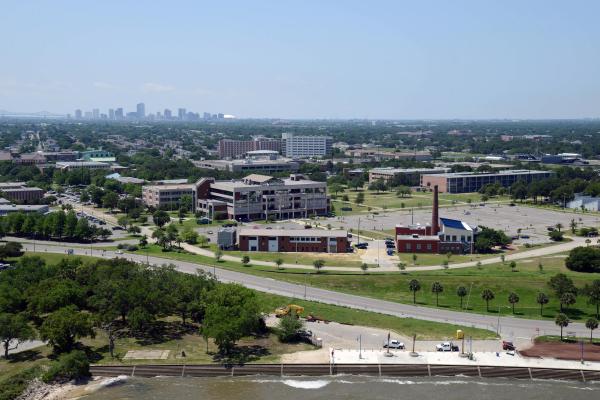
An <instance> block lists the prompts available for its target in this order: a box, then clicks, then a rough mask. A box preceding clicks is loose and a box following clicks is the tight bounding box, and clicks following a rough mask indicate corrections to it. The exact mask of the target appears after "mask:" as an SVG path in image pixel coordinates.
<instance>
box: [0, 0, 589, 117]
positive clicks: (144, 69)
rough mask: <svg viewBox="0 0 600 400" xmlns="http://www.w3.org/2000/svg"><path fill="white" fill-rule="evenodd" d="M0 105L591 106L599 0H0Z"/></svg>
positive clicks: (574, 111)
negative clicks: (144, 0)
mask: <svg viewBox="0 0 600 400" xmlns="http://www.w3.org/2000/svg"><path fill="white" fill-rule="evenodd" d="M0 10H2V12H1V13H0V38H2V40H0V110H8V111H14V112H24V111H28V112H35V111H42V110H44V111H49V112H56V113H73V112H74V110H75V109H76V108H80V109H82V110H84V111H85V110H91V109H92V108H100V110H101V112H104V113H106V112H107V109H108V108H109V107H110V108H116V107H123V108H124V109H125V111H133V110H134V109H135V104H136V103H138V102H144V103H145V104H146V110H147V112H156V111H158V110H161V111H162V110H163V109H164V108H170V109H172V110H174V111H175V110H176V109H177V108H178V107H185V108H187V109H188V110H193V111H196V112H200V113H202V112H204V111H207V112H212V113H216V112H222V113H225V114H232V115H235V116H237V117H252V118H263V117H270V118H343V119H346V118H372V119H452V118H465V119H485V118H586V117H600V23H598V15H600V1H597V0H590V1H583V0H570V1H558V0H556V1H553V0H545V1H542V0H519V1H513V0H497V1H494V0H473V1H468V0H452V1H450V0H446V1H433V0H419V1H415V0H412V1H404V0H396V1H378V0H369V1H364V0H363V1H352V0H343V1H342V0H338V1H329V0H320V1H313V0H304V1H286V0H273V1H262V0H254V1H209V2H204V1H177V0H173V1H169V2H166V1H151V2H143V1H131V0H120V1H112V0H103V1H81V0H78V1H61V0H54V1H50V0H46V1H35V0H30V1H23V0H18V1H12V0H0Z"/></svg>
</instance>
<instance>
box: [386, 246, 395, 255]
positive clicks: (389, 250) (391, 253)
mask: <svg viewBox="0 0 600 400" xmlns="http://www.w3.org/2000/svg"><path fill="white" fill-rule="evenodd" d="M387 255H388V256H393V255H394V249H389V248H388V249H387Z"/></svg>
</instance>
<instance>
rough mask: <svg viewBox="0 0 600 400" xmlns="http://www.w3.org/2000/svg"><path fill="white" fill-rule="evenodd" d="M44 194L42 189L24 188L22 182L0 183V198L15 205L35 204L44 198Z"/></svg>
mask: <svg viewBox="0 0 600 400" xmlns="http://www.w3.org/2000/svg"><path fill="white" fill-rule="evenodd" d="M44 193H45V191H44V189H40V188H38V187H28V186H25V183H24V182H2V183H0V194H1V195H2V197H4V198H6V199H7V200H10V201H15V202H17V203H36V202H37V201H39V200H40V199H41V198H42V197H44Z"/></svg>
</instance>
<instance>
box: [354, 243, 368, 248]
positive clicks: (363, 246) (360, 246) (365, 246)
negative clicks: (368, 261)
mask: <svg viewBox="0 0 600 400" xmlns="http://www.w3.org/2000/svg"><path fill="white" fill-rule="evenodd" d="M354 247H356V248H357V249H366V248H368V247H369V243H367V242H362V243H356V244H355V245H354Z"/></svg>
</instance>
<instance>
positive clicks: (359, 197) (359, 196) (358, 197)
mask: <svg viewBox="0 0 600 400" xmlns="http://www.w3.org/2000/svg"><path fill="white" fill-rule="evenodd" d="M354 202H355V203H356V204H362V203H364V202H365V194H364V193H363V192H359V193H358V194H357V195H356V199H354Z"/></svg>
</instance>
